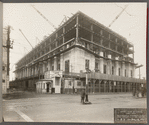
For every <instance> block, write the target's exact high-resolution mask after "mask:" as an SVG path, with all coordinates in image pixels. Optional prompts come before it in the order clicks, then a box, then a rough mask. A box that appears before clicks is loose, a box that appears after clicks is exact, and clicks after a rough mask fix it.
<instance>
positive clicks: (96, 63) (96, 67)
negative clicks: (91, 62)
mask: <svg viewBox="0 0 149 125" xmlns="http://www.w3.org/2000/svg"><path fill="white" fill-rule="evenodd" d="M97 71H98V62H95V72H97Z"/></svg>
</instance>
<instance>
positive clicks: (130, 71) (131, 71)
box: [130, 70, 132, 78]
mask: <svg viewBox="0 0 149 125" xmlns="http://www.w3.org/2000/svg"><path fill="white" fill-rule="evenodd" d="M130 73H131V78H132V70H131V71H130Z"/></svg>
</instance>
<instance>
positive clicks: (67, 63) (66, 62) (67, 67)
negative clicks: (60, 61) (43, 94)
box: [65, 60, 69, 72]
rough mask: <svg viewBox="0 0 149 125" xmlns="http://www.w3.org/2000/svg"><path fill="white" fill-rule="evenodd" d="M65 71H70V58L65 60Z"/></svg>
mask: <svg viewBox="0 0 149 125" xmlns="http://www.w3.org/2000/svg"><path fill="white" fill-rule="evenodd" d="M65 72H69V60H66V61H65Z"/></svg>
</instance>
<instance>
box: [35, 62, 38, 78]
mask: <svg viewBox="0 0 149 125" xmlns="http://www.w3.org/2000/svg"><path fill="white" fill-rule="evenodd" d="M37 73H38V71H37V64H35V76H37Z"/></svg>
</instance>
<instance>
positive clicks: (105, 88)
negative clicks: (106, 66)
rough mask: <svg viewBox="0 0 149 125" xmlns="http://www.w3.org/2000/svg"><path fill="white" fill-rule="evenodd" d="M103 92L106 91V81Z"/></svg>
mask: <svg viewBox="0 0 149 125" xmlns="http://www.w3.org/2000/svg"><path fill="white" fill-rule="evenodd" d="M104 92H106V81H104Z"/></svg>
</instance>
